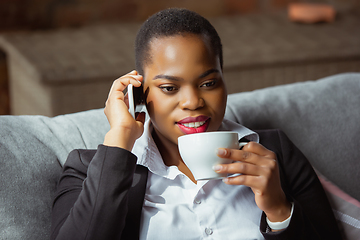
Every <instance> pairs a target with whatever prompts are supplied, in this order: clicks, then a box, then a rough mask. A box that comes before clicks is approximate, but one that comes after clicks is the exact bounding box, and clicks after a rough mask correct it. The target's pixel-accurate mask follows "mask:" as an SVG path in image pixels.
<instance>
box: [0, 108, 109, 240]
mask: <svg viewBox="0 0 360 240" xmlns="http://www.w3.org/2000/svg"><path fill="white" fill-rule="evenodd" d="M108 128H109V126H108V123H107V120H106V117H105V115H104V113H103V110H102V109H100V110H92V111H87V112H81V113H75V114H68V115H63V116H58V117H54V118H48V117H43V116H1V117H0V190H1V194H0V202H1V205H0V239H48V238H49V234H50V214H51V204H52V198H53V193H54V191H55V188H56V182H57V180H58V177H59V174H60V170H61V165H60V164H62V163H64V162H65V160H66V158H67V155H68V153H69V152H70V151H71V150H72V149H74V148H96V147H97V145H98V144H100V143H102V142H103V138H104V135H105V133H106V132H107V129H108Z"/></svg>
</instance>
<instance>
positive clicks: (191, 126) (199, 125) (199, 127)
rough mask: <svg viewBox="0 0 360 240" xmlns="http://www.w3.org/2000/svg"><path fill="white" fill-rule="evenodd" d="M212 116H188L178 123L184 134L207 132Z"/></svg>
mask: <svg viewBox="0 0 360 240" xmlns="http://www.w3.org/2000/svg"><path fill="white" fill-rule="evenodd" d="M209 123H210V118H209V117H207V116H204V115H201V116H198V117H187V118H184V119H182V120H181V121H179V122H177V123H176V124H177V125H178V127H179V128H180V130H181V131H182V132H183V133H184V134H192V133H201V132H206V130H207V128H208V126H209Z"/></svg>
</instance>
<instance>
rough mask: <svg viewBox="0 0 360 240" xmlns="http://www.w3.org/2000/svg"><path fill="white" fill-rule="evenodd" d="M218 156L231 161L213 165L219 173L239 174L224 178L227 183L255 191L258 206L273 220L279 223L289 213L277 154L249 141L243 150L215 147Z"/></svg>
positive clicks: (289, 206)
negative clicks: (217, 148)
mask: <svg viewBox="0 0 360 240" xmlns="http://www.w3.org/2000/svg"><path fill="white" fill-rule="evenodd" d="M218 156H220V157H222V158H229V159H231V160H233V163H230V164H220V165H217V166H215V171H216V172H218V173H228V174H236V173H238V174H241V175H238V176H234V177H228V178H225V179H224V182H225V183H226V184H230V185H245V186H248V187H250V188H251V189H252V191H253V192H254V194H255V202H256V204H257V206H258V207H259V208H260V209H261V210H262V211H264V212H265V214H266V216H267V217H268V219H269V220H270V221H272V222H281V221H284V220H285V219H287V218H288V217H289V216H290V212H291V204H290V202H289V201H288V200H287V199H286V196H285V193H284V192H283V190H282V188H281V184H280V175H279V168H278V163H277V161H276V154H275V153H274V152H272V151H270V150H268V149H266V148H265V147H263V146H262V145H261V144H258V143H255V142H250V143H248V144H246V145H245V146H244V147H243V149H242V150H237V149H227V148H226V149H225V148H221V149H219V150H218Z"/></svg>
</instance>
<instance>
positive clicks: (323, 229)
mask: <svg viewBox="0 0 360 240" xmlns="http://www.w3.org/2000/svg"><path fill="white" fill-rule="evenodd" d="M260 139H265V141H264V143H263V145H264V146H265V147H267V148H268V149H269V150H272V151H274V152H275V153H276V155H277V160H278V166H279V170H280V180H281V185H282V188H283V190H284V192H285V194H286V196H287V198H288V200H289V201H292V202H294V211H293V215H292V218H291V220H290V224H289V226H288V227H287V228H286V229H285V230H283V231H280V232H269V231H268V229H269V228H268V226H267V223H266V215H265V214H264V213H263V215H262V218H261V224H260V230H261V232H262V234H263V236H264V237H265V239H267V240H283V239H284V240H285V239H292V240H297V239H298V240H303V239H307V240H313V239H314V240H315V239H318V240H320V239H334V240H338V239H341V235H340V231H339V229H338V226H337V222H336V220H335V217H334V214H333V212H332V209H331V206H330V203H329V201H328V199H327V197H326V194H325V191H324V189H323V188H322V185H321V183H320V181H319V179H318V177H317V175H316V173H315V171H314V170H313V168H312V166H311V164H310V163H309V162H308V160H307V159H306V157H305V156H304V155H303V154H302V153H301V152H300V150H299V149H298V148H297V147H296V146H295V145H294V144H293V143H292V142H291V141H290V140H289V139H288V138H287V136H286V135H285V134H284V133H283V132H281V131H280V130H275V131H272V132H271V131H268V132H262V133H260ZM276 139H277V140H276Z"/></svg>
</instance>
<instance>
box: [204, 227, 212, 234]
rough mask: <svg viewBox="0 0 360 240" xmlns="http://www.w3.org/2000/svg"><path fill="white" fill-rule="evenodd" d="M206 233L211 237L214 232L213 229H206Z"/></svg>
mask: <svg viewBox="0 0 360 240" xmlns="http://www.w3.org/2000/svg"><path fill="white" fill-rule="evenodd" d="M205 233H206V235H211V234H213V230H212V229H211V228H205Z"/></svg>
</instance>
